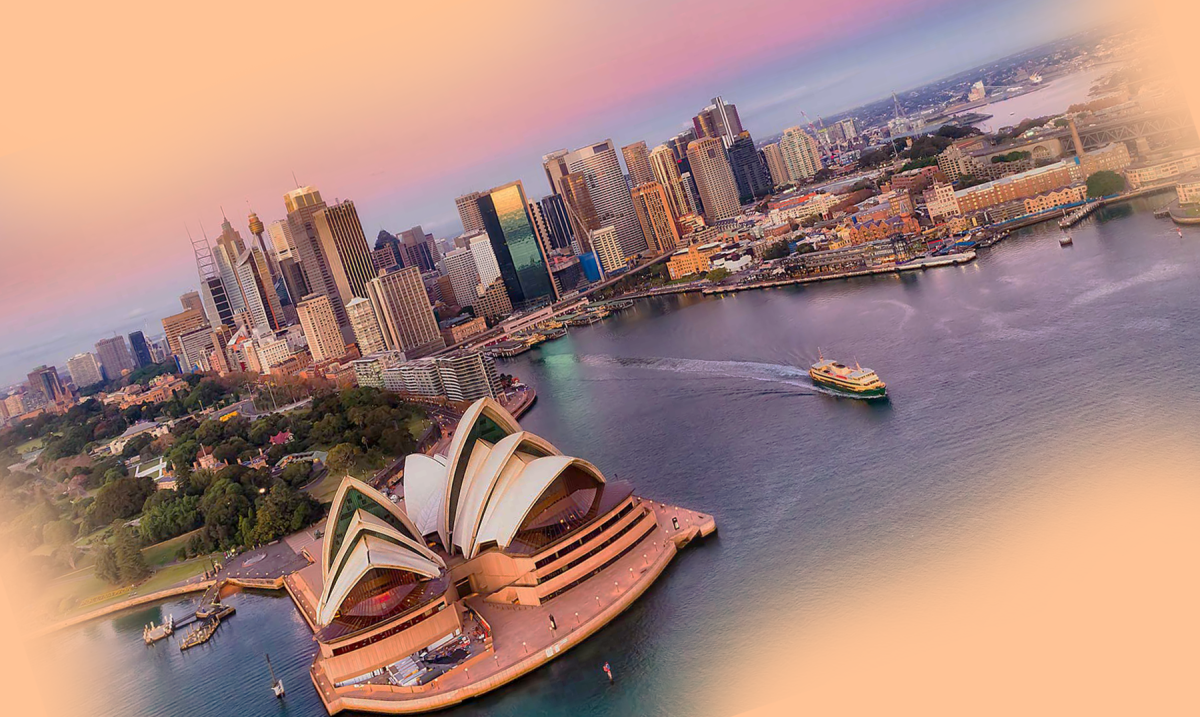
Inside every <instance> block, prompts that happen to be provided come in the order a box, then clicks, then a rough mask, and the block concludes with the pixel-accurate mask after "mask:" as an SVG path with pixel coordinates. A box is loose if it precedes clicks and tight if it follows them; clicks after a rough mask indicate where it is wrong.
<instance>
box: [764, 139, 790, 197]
mask: <svg viewBox="0 0 1200 717" xmlns="http://www.w3.org/2000/svg"><path fill="white" fill-rule="evenodd" d="M761 154H762V159H763V164H765V165H766V167H767V172H769V173H770V175H771V184H772V185H774V186H776V187H782V186H783V185H785V184H788V183H789V182H791V181H792V180H791V177H790V176H789V175H788V171H787V165H786V164H784V162H783V150H782V149H780V148H779V143H778V142H774V143H772V144H768V145H767V146H765V147H763V148H762V150H761Z"/></svg>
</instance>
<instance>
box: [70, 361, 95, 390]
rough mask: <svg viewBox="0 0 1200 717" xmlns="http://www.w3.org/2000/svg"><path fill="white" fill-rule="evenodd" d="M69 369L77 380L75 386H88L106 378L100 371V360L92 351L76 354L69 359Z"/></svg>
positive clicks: (73, 379)
mask: <svg viewBox="0 0 1200 717" xmlns="http://www.w3.org/2000/svg"><path fill="white" fill-rule="evenodd" d="M67 371H68V372H69V373H70V374H71V380H72V381H74V382H75V388H87V387H88V386H94V385H95V384H98V383H100V382H101V381H103V380H104V376H103V375H101V373H100V362H99V361H97V360H96V355H95V354H91V353H82V354H75V355H74V356H72V357H71V358H69V359H67Z"/></svg>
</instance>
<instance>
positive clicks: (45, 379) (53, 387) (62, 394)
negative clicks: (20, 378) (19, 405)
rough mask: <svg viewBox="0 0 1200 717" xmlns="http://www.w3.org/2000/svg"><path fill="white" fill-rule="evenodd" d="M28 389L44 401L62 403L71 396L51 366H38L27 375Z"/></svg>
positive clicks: (56, 370)
mask: <svg viewBox="0 0 1200 717" xmlns="http://www.w3.org/2000/svg"><path fill="white" fill-rule="evenodd" d="M28 379H29V390H30V392H32V393H36V394H38V395H40V396H41V397H42V398H44V399H45V402H46V403H53V404H56V405H62V404H64V403H66V402H67V401H68V400H70V398H71V393H70V392H69V391H67V387H66V386H64V385H63V382H62V379H60V378H59V377H58V369H56V368H54V367H53V366H38V367H37V368H35V369H34V370H33V371H32V372H30V374H29V376H28Z"/></svg>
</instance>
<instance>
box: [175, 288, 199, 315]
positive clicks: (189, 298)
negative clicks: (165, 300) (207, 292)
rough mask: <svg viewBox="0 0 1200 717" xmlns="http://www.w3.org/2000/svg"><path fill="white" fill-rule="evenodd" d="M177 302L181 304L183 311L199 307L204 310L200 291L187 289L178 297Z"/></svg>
mask: <svg viewBox="0 0 1200 717" xmlns="http://www.w3.org/2000/svg"><path fill="white" fill-rule="evenodd" d="M179 303H180V304H182V305H183V309H184V311H186V310H188V309H200V310H201V311H204V302H203V300H202V299H201V298H200V292H198V291H189V292H187V293H186V294H184V295H182V296H180V297H179Z"/></svg>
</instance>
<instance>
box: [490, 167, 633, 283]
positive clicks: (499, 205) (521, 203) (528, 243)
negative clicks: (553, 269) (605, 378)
mask: <svg viewBox="0 0 1200 717" xmlns="http://www.w3.org/2000/svg"><path fill="white" fill-rule="evenodd" d="M614 156H615V155H614ZM622 182H624V179H622ZM626 196H628V194H627V195H626ZM479 211H480V214H481V215H482V216H483V224H484V231H486V232H487V236H488V240H489V241H490V242H491V245H492V252H493V254H494V255H495V258H496V262H497V265H498V267H499V269H500V276H501V278H503V279H504V286H505V288H506V289H507V290H508V296H509V300H510V301H511V302H512V304H513V305H514V306H519V305H521V304H526V303H530V302H536V301H553V300H555V299H556V298H557V296H556V295H555V293H554V282H553V281H551V278H550V270H549V269H548V268H547V261H546V256H545V254H544V253H543V247H542V244H541V242H539V241H538V238H537V235H536V233H535V231H534V228H533V220H532V219H531V218H530V216H529V202H528V200H527V199H526V198H525V187H524V185H522V184H521V182H520V181H516V182H510V183H508V184H505V185H502V186H499V187H495V188H494V189H491V190H489V191H487V192H485V193H484V196H482V197H480V199H479Z"/></svg>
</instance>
